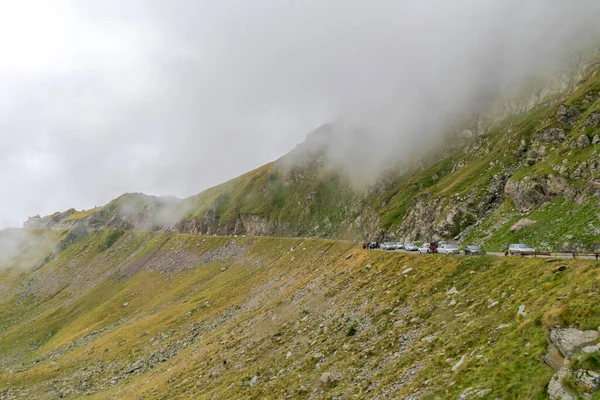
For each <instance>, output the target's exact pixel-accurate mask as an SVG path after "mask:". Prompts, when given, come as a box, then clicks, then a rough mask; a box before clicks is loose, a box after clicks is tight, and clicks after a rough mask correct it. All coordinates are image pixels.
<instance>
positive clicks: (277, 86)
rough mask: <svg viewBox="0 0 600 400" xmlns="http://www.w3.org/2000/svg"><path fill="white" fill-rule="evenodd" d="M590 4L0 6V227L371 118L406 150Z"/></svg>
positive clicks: (114, 0)
mask: <svg viewBox="0 0 600 400" xmlns="http://www.w3.org/2000/svg"><path fill="white" fill-rule="evenodd" d="M597 3H600V2H596V1H586V0H581V1H578V2H569V1H558V0H547V1H546V0H531V1H529V2H523V1H517V0H497V1H478V0H465V1H454V2H449V1H446V0H431V1H400V0H390V1H381V0H371V1H358V0H280V1H278V0H257V1H241V0H238V1H236V0H215V1H210V0H204V1H197V0H189V1H185V0H181V1H173V0H171V1H162V0H160V1H159V0H156V1H152V0H128V1H122V0H104V1H96V0H87V1H86V0H81V1H76V0H75V1H66V0H48V1H31V0H19V1H1V2H0V135H1V139H2V140H1V141H0V196H1V199H0V227H2V226H8V225H20V224H21V222H22V221H23V220H25V219H26V218H27V217H28V216H31V215H34V214H42V215H44V214H49V213H52V212H54V211H58V210H65V209H67V208H70V207H75V208H77V209H82V208H90V207H93V206H95V205H102V204H105V203H106V202H108V201H110V200H111V199H113V198H115V197H117V196H119V195H120V194H122V193H124V192H138V191H141V192H145V193H148V194H156V195H167V194H173V195H176V196H178V197H185V196H189V195H192V194H196V193H198V192H199V191H201V190H202V189H205V188H207V187H209V186H212V185H215V184H218V183H220V182H222V181H224V180H226V179H229V178H232V177H234V176H236V175H239V174H241V173H243V172H246V171H248V170H250V169H252V168H255V167H258V166H260V165H262V164H264V163H266V162H269V161H272V160H274V159H277V158H278V157H280V156H281V155H283V154H284V153H286V152H287V151H289V150H291V149H292V148H293V147H294V146H295V145H296V144H297V143H299V142H301V141H302V140H303V139H304V137H305V135H306V134H307V133H309V132H310V131H312V130H314V129H315V128H317V127H318V126H320V125H321V124H323V123H327V122H330V121H335V120H340V119H344V118H348V117H353V118H355V117H356V116H360V117H358V119H361V118H363V117H364V119H365V120H364V121H363V122H364V125H365V126H371V124H372V122H373V121H372V120H369V118H372V116H373V115H376V116H377V117H376V119H379V118H381V113H379V110H380V109H385V110H386V111H385V112H386V113H389V112H391V114H392V115H396V114H402V113H401V112H400V113H399V112H398V110H401V109H405V110H406V109H408V110H411V115H410V118H408V117H407V118H405V119H402V121H406V122H399V120H398V119H394V121H393V124H391V125H393V129H391V130H390V127H389V126H386V127H381V126H375V127H374V128H373V133H372V134H373V136H374V138H378V137H383V138H386V137H389V135H390V134H392V135H395V137H399V138H403V141H404V143H406V142H410V139H411V138H412V137H416V136H418V135H421V133H420V132H416V129H415V127H416V126H417V125H415V122H414V121H422V120H424V119H427V118H429V119H435V116H436V115H442V114H443V110H446V111H447V110H448V109H453V110H454V108H456V105H458V104H462V102H466V101H469V100H470V98H471V96H474V95H475V94H476V93H477V92H478V91H479V89H481V87H482V86H486V85H491V86H495V85H503V84H505V83H506V82H509V81H512V80H515V79H520V78H521V77H523V76H525V75H527V74H531V72H532V71H535V70H538V69H540V68H541V67H542V66H544V65H545V64H547V63H548V62H550V61H552V60H553V59H552V56H553V55H556V54H558V53H559V51H558V47H561V48H562V47H564V46H565V45H566V44H568V45H570V46H573V45H574V44H576V43H577V37H578V36H577V35H578V34H580V33H581V32H583V31H584V30H586V29H588V30H589V29H597V27H596V25H598V23H597V21H598V20H599V19H598V17H599V16H600V14H599V11H600V5H599V4H597ZM574 38H575V39H574ZM573 42H574V43H573ZM448 104H452V105H453V106H452V107H449V106H448ZM405 114H406V113H405ZM351 119H352V118H351ZM381 119H382V120H385V118H381ZM367 120H369V121H367ZM374 125H378V124H377V123H374ZM422 128H423V129H430V128H429V127H427V125H425V126H424V127H422ZM378 131H386V133H385V134H384V136H377V135H378V134H379V133H378ZM390 132H392V133H390ZM386 135H387V136H386ZM383 147H389V146H383ZM392 150H393V149H392ZM387 151H389V149H388V150H387Z"/></svg>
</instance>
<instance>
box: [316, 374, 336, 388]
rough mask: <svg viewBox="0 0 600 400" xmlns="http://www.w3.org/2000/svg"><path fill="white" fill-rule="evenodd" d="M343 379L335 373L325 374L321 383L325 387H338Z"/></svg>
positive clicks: (322, 375) (321, 378)
mask: <svg viewBox="0 0 600 400" xmlns="http://www.w3.org/2000/svg"><path fill="white" fill-rule="evenodd" d="M340 379H341V375H340V374H338V373H335V372H323V373H322V374H321V377H320V378H319V381H320V382H321V384H323V385H325V386H336V385H337V384H338V382H339V380H340Z"/></svg>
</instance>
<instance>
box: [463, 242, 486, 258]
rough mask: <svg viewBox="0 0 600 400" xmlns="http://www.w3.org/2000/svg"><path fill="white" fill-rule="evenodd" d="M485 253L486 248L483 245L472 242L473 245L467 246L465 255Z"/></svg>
mask: <svg viewBox="0 0 600 400" xmlns="http://www.w3.org/2000/svg"><path fill="white" fill-rule="evenodd" d="M484 254H485V250H484V249H483V247H481V246H477V245H474V244H472V245H469V246H467V247H465V256H469V255H484Z"/></svg>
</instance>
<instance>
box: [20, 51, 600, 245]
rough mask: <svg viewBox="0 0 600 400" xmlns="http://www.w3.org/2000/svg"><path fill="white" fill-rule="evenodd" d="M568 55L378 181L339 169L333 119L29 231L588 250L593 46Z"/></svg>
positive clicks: (599, 140) (599, 92)
mask: <svg viewBox="0 0 600 400" xmlns="http://www.w3.org/2000/svg"><path fill="white" fill-rule="evenodd" d="M574 58H575V59H576V62H574V63H572V64H573V65H576V66H575V67H573V66H571V67H570V69H569V70H566V71H563V72H562V73H561V74H559V75H557V76H556V77H555V78H553V79H551V80H548V81H544V82H541V83H540V82H537V83H536V84H535V85H533V87H531V88H527V89H524V90H522V91H521V92H520V95H518V96H513V97H511V99H510V100H505V99H497V100H496V102H495V104H491V105H490V106H489V107H488V108H487V111H486V112H485V113H480V114H477V115H475V116H473V117H472V118H467V119H464V120H462V121H460V122H459V123H456V124H454V125H452V126H451V127H449V128H448V133H447V134H446V135H445V136H443V137H440V139H439V140H437V141H435V143H434V144H433V145H432V147H431V148H423V149H422V150H421V151H419V150H418V149H417V150H415V152H413V153H414V154H413V156H412V157H411V158H410V159H405V160H404V161H403V162H402V163H400V164H393V165H389V167H388V168H387V170H386V171H385V173H383V174H382V175H381V176H380V177H379V178H378V179H376V180H375V179H373V180H367V181H365V180H356V179H353V175H351V174H348V173H347V167H348V165H344V163H343V160H341V161H340V156H339V154H338V153H337V152H336V151H335V150H336V148H337V147H338V146H340V145H341V144H342V143H343V142H344V140H345V139H344V137H345V136H344V135H345V134H347V132H346V131H344V129H342V128H340V127H339V126H337V125H336V124H331V125H325V126H323V127H321V128H320V129H318V130H317V131H315V132H314V133H312V134H311V135H309V137H308V139H307V141H306V142H305V143H303V144H301V145H299V146H298V147H297V148H296V149H295V150H294V151H292V152H290V153H289V154H287V155H286V156H284V157H282V158H281V159H279V160H277V161H275V162H273V163H270V164H267V165H265V166H263V167H260V168H258V169H256V170H254V171H251V172H248V173H247V174H244V175H242V176H240V177H238V178H235V179H233V180H231V181H229V182H226V183H224V184H222V185H219V186H216V187H213V188H211V189H208V190H206V191H204V192H202V193H200V194H198V195H196V196H192V197H190V198H187V199H184V200H178V199H174V198H156V197H152V196H145V195H141V194H128V195H124V196H122V197H120V198H118V199H116V200H114V201H113V202H111V203H109V204H108V205H106V206H104V207H101V208H99V209H95V210H89V211H85V212H75V210H69V211H68V212H66V213H57V214H55V215H52V216H48V217H44V218H35V219H32V220H30V221H28V222H27V223H26V226H31V227H44V226H48V227H70V226H73V225H75V224H76V223H78V222H82V223H83V224H85V225H87V226H90V227H109V228H116V229H160V230H168V231H172V232H180V233H197V234H205V235H212V234H217V235H248V236H264V235H269V236H303V237H329V238H348V239H380V240H386V239H398V240H405V241H408V240H419V241H429V240H436V239H455V240H459V241H463V242H465V243H466V242H476V243H479V244H483V245H486V246H487V247H488V248H489V249H490V250H503V249H504V248H505V246H506V244H507V243H510V242H516V241H518V242H523V241H525V242H527V243H529V244H530V245H533V246H537V247H538V248H540V249H548V250H554V251H572V250H573V251H575V250H588V251H589V250H595V249H596V246H597V245H598V244H599V243H600V237H599V233H600V221H599V220H598V217H597V212H596V209H597V207H598V196H597V195H598V193H600V153H599V152H598V149H599V147H598V146H599V145H600V136H599V135H600V74H599V73H598V71H599V70H600V49H596V50H595V51H594V52H593V54H592V55H591V56H590V55H586V56H585V57H584V56H578V57H574ZM432 112H435V110H432ZM367 137H368V136H367ZM359 144H360V143H359ZM377 145H385V143H383V144H377ZM334 155H335V157H334ZM348 157H349V159H350V162H348V163H347V164H353V162H352V155H350V154H349V155H348ZM342 158H343V157H342ZM363 161H365V160H363ZM366 161H368V160H366ZM366 161H365V162H366ZM354 164H357V165H361V163H354Z"/></svg>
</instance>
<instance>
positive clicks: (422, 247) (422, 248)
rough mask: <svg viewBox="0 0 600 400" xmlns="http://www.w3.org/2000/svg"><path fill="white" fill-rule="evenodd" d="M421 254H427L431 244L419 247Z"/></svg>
mask: <svg viewBox="0 0 600 400" xmlns="http://www.w3.org/2000/svg"><path fill="white" fill-rule="evenodd" d="M417 251H418V252H419V253H420V254H427V253H429V246H428V244H427V243H426V244H424V245H422V246H421V247H419V249H418V250H417Z"/></svg>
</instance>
